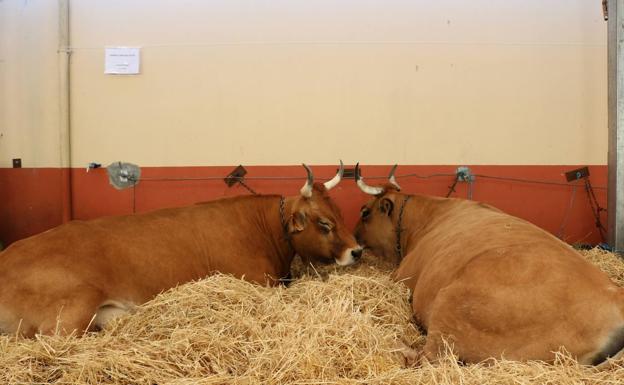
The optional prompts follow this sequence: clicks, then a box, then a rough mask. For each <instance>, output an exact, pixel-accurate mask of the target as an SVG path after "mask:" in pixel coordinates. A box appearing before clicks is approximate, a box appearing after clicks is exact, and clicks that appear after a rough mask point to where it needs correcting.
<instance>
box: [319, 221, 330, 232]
mask: <svg viewBox="0 0 624 385" xmlns="http://www.w3.org/2000/svg"><path fill="white" fill-rule="evenodd" d="M318 225H319V227H320V228H321V230H322V231H323V232H324V233H325V234H329V233H330V232H331V229H332V226H331V224H329V223H327V222H324V221H319V222H318Z"/></svg>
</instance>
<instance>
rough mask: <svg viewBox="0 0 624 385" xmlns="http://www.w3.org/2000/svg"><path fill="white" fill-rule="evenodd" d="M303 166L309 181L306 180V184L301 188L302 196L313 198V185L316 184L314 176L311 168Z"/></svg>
mask: <svg viewBox="0 0 624 385" xmlns="http://www.w3.org/2000/svg"><path fill="white" fill-rule="evenodd" d="M302 165H303V168H305V169H306V171H307V173H308V179H307V180H306V183H305V184H304V185H303V187H302V188H301V195H302V196H303V197H304V198H311V197H312V185H313V184H314V174H312V170H310V167H308V166H307V165H306V164H305V163H302Z"/></svg>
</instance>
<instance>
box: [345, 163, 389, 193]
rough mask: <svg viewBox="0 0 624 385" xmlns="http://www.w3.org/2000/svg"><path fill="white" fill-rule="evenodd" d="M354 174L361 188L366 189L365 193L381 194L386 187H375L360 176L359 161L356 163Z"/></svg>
mask: <svg viewBox="0 0 624 385" xmlns="http://www.w3.org/2000/svg"><path fill="white" fill-rule="evenodd" d="M353 176H354V177H355V183H357V185H358V187H359V188H360V190H362V191H364V192H365V193H367V194H370V195H379V194H382V193H383V192H384V189H383V188H382V187H373V186H369V185H367V184H366V183H364V180H363V178H362V177H361V176H360V163H359V162H358V163H357V164H356V165H355V171H354V172H353Z"/></svg>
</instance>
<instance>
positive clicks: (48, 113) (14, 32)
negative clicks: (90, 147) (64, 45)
mask: <svg viewBox="0 0 624 385" xmlns="http://www.w3.org/2000/svg"><path fill="white" fill-rule="evenodd" d="M58 14H59V11H58V3H57V1H50V0H47V1H44V0H39V1H24V0H0V167H11V159H12V158H22V165H23V166H24V167H59V166H60V162H61V157H60V156H61V155H60V145H59V138H60V136H59V135H60V132H59V123H60V113H59V78H58V75H59V67H58V29H59V24H58Z"/></svg>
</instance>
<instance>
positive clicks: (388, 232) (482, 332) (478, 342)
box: [356, 166, 624, 365]
mask: <svg viewBox="0 0 624 385" xmlns="http://www.w3.org/2000/svg"><path fill="white" fill-rule="evenodd" d="M395 167H396V166H395ZM393 171H394V169H393ZM391 176H392V173H391ZM356 180H357V183H358V185H359V186H360V188H361V189H362V190H363V191H364V192H366V193H368V194H372V195H374V196H375V197H374V198H373V199H372V200H371V201H370V202H368V203H367V204H366V205H365V206H364V207H362V211H361V218H360V221H359V223H358V225H357V227H356V238H357V239H358V240H359V241H360V242H362V244H363V245H364V246H365V247H369V248H371V249H372V251H373V252H374V253H376V254H378V255H380V256H386V257H394V256H396V257H397V258H399V259H400V260H401V262H400V265H399V267H398V270H397V271H396V272H395V279H396V280H398V281H403V282H405V284H407V286H408V287H409V288H410V289H411V290H412V298H411V299H412V310H413V315H414V320H415V321H416V323H417V324H419V326H421V328H422V329H424V330H426V331H427V333H428V334H427V342H426V345H425V347H424V357H425V358H426V359H428V360H432V361H435V360H436V359H437V358H438V357H439V353H440V351H441V349H442V348H443V339H446V340H447V341H448V342H449V343H450V344H451V346H453V349H454V351H455V353H456V354H457V355H458V357H459V358H460V360H462V361H464V362H467V363H475V362H480V361H483V360H486V359H488V358H492V357H493V358H501V357H505V358H507V359H512V360H520V361H523V360H543V361H549V362H552V361H553V359H554V357H555V354H554V353H553V352H554V351H557V350H558V349H560V347H565V349H567V350H568V351H569V352H570V353H571V354H572V355H573V356H574V357H576V358H577V359H578V361H579V362H580V363H582V364H591V365H597V364H600V363H602V362H605V360H606V359H607V358H608V357H613V356H616V355H617V356H620V355H621V354H622V353H621V352H622V349H623V348H624V290H623V289H621V288H620V287H618V286H616V285H615V284H614V283H613V282H612V281H611V280H610V279H609V278H608V277H607V275H606V274H604V273H603V272H602V271H600V270H599V269H598V268H596V267H594V266H593V265H592V264H590V263H589V262H587V261H586V260H585V259H583V257H582V256H581V255H580V254H578V253H577V252H576V251H574V249H572V247H570V246H569V245H568V244H566V243H564V242H562V241H560V240H559V239H557V238H555V237H554V236H552V235H551V234H549V233H547V232H546V231H544V230H542V229H540V228H538V227H536V226H534V225H532V224H531V223H529V222H527V221H524V220H522V219H520V218H516V217H513V216H511V215H508V214H505V213H503V212H502V211H500V210H498V209H495V208H494V207H491V206H488V205H486V204H483V203H478V202H473V201H468V200H463V199H448V198H438V197H429V196H422V195H407V194H403V193H400V192H399V191H400V188H399V186H398V184H396V181H395V180H394V177H391V180H390V183H389V184H387V185H385V186H383V187H373V186H368V185H366V184H365V183H364V182H363V180H362V179H361V178H360V177H359V167H356ZM412 358H413V357H412Z"/></svg>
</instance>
